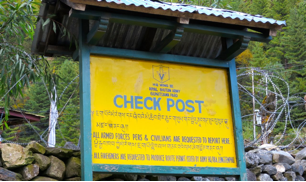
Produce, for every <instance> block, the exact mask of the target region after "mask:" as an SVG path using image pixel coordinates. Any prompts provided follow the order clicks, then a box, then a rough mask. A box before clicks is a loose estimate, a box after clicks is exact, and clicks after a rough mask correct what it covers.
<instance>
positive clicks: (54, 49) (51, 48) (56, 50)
mask: <svg viewBox="0 0 306 182" xmlns="http://www.w3.org/2000/svg"><path fill="white" fill-rule="evenodd" d="M74 49H75V48H69V46H56V45H48V47H47V50H46V53H51V54H61V55H68V56H71V55H72V54H73V52H74Z"/></svg>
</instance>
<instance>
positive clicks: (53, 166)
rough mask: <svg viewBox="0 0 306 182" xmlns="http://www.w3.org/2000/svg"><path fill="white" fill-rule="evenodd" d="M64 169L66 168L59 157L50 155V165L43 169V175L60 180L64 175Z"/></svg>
mask: <svg viewBox="0 0 306 182" xmlns="http://www.w3.org/2000/svg"><path fill="white" fill-rule="evenodd" d="M65 170H66V167H65V163H64V162H63V161H61V160H60V159H59V158H57V157H55V156H52V155H51V156H50V166H49V168H48V169H47V170H46V171H45V175H47V176H49V177H51V178H55V179H58V180H62V179H63V177H64V173H65Z"/></svg>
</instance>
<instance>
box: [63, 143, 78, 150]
mask: <svg viewBox="0 0 306 182" xmlns="http://www.w3.org/2000/svg"><path fill="white" fill-rule="evenodd" d="M63 148H65V149H71V150H80V148H79V147H77V146H76V145H74V144H73V143H72V142H66V143H65V145H64V147H63Z"/></svg>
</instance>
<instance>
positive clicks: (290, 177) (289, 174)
mask: <svg viewBox="0 0 306 182" xmlns="http://www.w3.org/2000/svg"><path fill="white" fill-rule="evenodd" d="M284 176H285V177H286V178H287V180H288V181H295V178H296V175H295V172H293V171H287V172H285V173H284Z"/></svg>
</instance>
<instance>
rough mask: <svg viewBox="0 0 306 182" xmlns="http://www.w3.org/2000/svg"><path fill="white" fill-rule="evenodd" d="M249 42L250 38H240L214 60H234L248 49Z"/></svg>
mask: <svg viewBox="0 0 306 182" xmlns="http://www.w3.org/2000/svg"><path fill="white" fill-rule="evenodd" d="M249 42H250V37H243V38H241V39H240V40H238V41H237V42H236V43H234V44H233V45H232V46H230V47H228V48H227V49H226V50H223V51H222V52H221V54H220V55H219V56H218V57H217V58H216V59H220V60H231V59H234V58H235V57H236V56H238V55H239V54H241V53H242V52H243V51H245V50H246V49H247V48H248V44H249Z"/></svg>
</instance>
